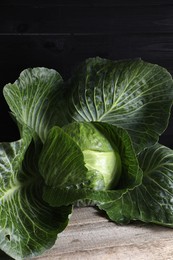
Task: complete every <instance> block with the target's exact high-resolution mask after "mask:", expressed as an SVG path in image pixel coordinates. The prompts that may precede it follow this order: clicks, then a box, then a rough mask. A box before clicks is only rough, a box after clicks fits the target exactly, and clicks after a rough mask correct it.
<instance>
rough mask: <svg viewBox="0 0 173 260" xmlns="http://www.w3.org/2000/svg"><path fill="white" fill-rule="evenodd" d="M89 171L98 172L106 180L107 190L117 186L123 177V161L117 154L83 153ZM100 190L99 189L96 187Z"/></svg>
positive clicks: (89, 151) (88, 151) (112, 152)
mask: <svg viewBox="0 0 173 260" xmlns="http://www.w3.org/2000/svg"><path fill="white" fill-rule="evenodd" d="M82 152H83V155H84V161H85V166H86V168H87V169H88V170H89V171H98V172H100V173H101V174H102V176H103V179H104V186H105V189H109V188H111V187H112V186H116V184H117V183H118V181H119V178H120V175H121V159H120V156H119V154H118V153H117V152H115V151H110V152H98V151H92V150H84V151H82ZM96 188H98V187H96Z"/></svg>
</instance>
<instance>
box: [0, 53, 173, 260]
mask: <svg viewBox="0 0 173 260" xmlns="http://www.w3.org/2000/svg"><path fill="white" fill-rule="evenodd" d="M3 94H4V97H5V99H6V101H7V103H8V105H9V108H10V112H11V114H12V115H13V118H14V119H15V120H16V123H17V125H18V127H19V131H20V136H21V138H20V140H16V141H14V142H9V143H8V142H6V143H0V216H1V218H0V248H1V249H2V250H4V251H5V252H6V253H7V254H9V255H10V256H11V257H13V258H14V259H24V258H26V257H33V256H36V255H39V254H41V253H42V252H44V250H46V249H48V248H50V247H51V246H52V245H53V244H54V242H55V240H56V238H57V234H58V233H60V232H61V231H63V229H64V228H65V227H66V225H67V224H68V220H69V216H70V214H71V210H72V206H73V205H75V204H76V203H77V202H83V203H84V204H85V202H91V203H93V204H94V205H96V206H97V208H98V210H99V209H101V210H104V211H105V212H106V213H107V215H108V217H109V218H110V219H111V220H113V221H115V222H116V223H122V224H123V223H129V222H130V221H134V220H140V221H144V222H147V223H148V222H152V223H156V224H160V225H164V226H168V227H173V188H172V187H173V151H172V150H171V149H170V148H168V147H165V146H163V145H161V144H159V143H158V142H159V137H160V135H161V134H162V133H163V132H164V131H165V129H166V127H167V126H168V123H169V118H170V111H171V107H172V102H173V80H172V77H171V75H170V74H169V72H168V71H167V70H166V69H164V68H162V67H160V66H158V65H155V64H151V63H147V62H144V61H142V60H141V59H135V60H123V61H121V60H120V61H111V60H107V59H101V58H99V57H97V58H91V59H87V60H86V61H84V62H83V63H82V64H81V65H80V66H79V67H78V68H77V69H76V71H75V72H74V74H73V75H72V77H71V78H70V79H69V80H67V81H65V82H64V81H63V79H62V77H61V75H60V74H59V73H58V72H56V71H55V70H53V69H47V68H33V69H26V70H24V71H23V72H22V73H21V74H20V76H19V79H17V80H16V81H15V82H14V83H13V84H11V83H9V84H7V85H6V86H5V87H4V89H3ZM86 204H87V203H86Z"/></svg>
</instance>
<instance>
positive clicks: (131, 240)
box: [34, 207, 173, 260]
mask: <svg viewBox="0 0 173 260" xmlns="http://www.w3.org/2000/svg"><path fill="white" fill-rule="evenodd" d="M59 259H61V260H82V259H84V260H85V259H86V260H91V259H93V260H97V259H98V260H153V259H154V260H172V259H173V230H172V229H169V228H165V227H160V226H156V225H149V224H143V223H136V224H130V225H126V226H119V225H116V224H115V223H112V222H110V221H109V220H108V219H106V217H105V216H103V215H100V214H99V213H98V211H97V210H96V209H94V208H92V207H89V208H77V209H75V210H74V212H73V215H72V217H71V220H70V223H69V225H68V227H67V228H66V229H65V230H64V231H63V232H62V233H61V234H60V235H59V239H57V242H56V244H55V246H54V247H53V248H52V249H51V250H49V251H47V252H46V253H45V254H44V255H42V256H39V257H36V258H34V260H59Z"/></svg>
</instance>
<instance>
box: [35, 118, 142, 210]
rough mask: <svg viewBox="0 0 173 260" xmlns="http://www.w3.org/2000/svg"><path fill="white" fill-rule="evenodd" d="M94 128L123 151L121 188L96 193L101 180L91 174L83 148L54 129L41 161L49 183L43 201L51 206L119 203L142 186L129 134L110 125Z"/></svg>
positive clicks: (42, 171)
mask: <svg viewBox="0 0 173 260" xmlns="http://www.w3.org/2000/svg"><path fill="white" fill-rule="evenodd" d="M92 124H94V125H95V127H96V128H97V129H98V130H99V131H101V132H102V133H104V134H105V136H107V138H109V139H110V140H111V142H112V143H113V144H114V145H115V146H116V149H118V151H119V154H120V158H121V160H122V161H121V163H122V174H121V177H120V180H119V183H118V185H117V186H116V187H115V188H114V189H111V190H94V188H93V183H94V182H95V181H96V180H97V177H96V176H92V175H88V174H87V169H86V168H85V164H84V158H83V155H82V152H81V150H80V148H79V147H78V146H77V144H76V143H75V142H74V141H73V139H72V138H71V137H70V136H68V135H67V134H66V133H65V132H63V130H62V129H60V128H59V127H54V128H53V129H51V130H50V132H49V134H48V136H47V139H46V141H45V143H44V145H43V150H42V153H41V155H40V160H39V170H40V173H41V175H42V176H43V178H44V180H45V183H46V186H45V189H44V195H43V198H44V199H45V201H47V202H48V203H49V204H50V205H52V206H61V205H69V204H71V203H74V202H76V201H78V200H80V201H82V202H83V201H90V202H91V201H92V203H94V204H99V203H100V202H104V203H105V202H110V201H115V200H117V199H119V198H120V197H121V196H122V195H123V194H124V193H126V192H127V191H128V190H130V189H133V188H134V187H136V186H137V185H139V184H140V183H141V178H142V175H141V171H140V169H139V165H138V161H137V158H136V155H135V152H134V150H133V146H132V143H131V139H130V137H129V135H128V133H127V132H126V131H125V130H124V129H121V128H118V127H116V126H112V125H108V124H106V123H100V122H98V123H97V122H93V123H92ZM95 178H96V179H95ZM99 178H101V176H99Z"/></svg>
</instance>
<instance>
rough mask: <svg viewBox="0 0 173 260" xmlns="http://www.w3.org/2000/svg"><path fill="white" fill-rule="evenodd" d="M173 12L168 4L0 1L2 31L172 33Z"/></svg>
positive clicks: (0, 27) (9, 32)
mask: <svg viewBox="0 0 173 260" xmlns="http://www.w3.org/2000/svg"><path fill="white" fill-rule="evenodd" d="M136 2H137V1H136ZM172 13H173V5H171V4H170V5H169V6H168V5H167V4H166V3H165V4H160V5H156V4H153V5H152V4H151V3H150V5H149V4H148V5H146V4H145V3H144V4H140V5H139V4H136V5H135V4H131V5H130V4H129V5H127V6H126V5H123V4H122V5H120V3H119V4H118V5H117V4H114V5H113V4H112V3H111V4H110V5H109V4H108V3H107V2H106V1H105V2H104V4H100V5H98V4H95V5H93V4H87V5H86V4H85V5H80V4H79V5H60V4H59V5H56V4H54V5H53V4H52V5H51V4H32V5H31V4H29V5H22V4H21V5H15V4H11V5H4V4H3V5H2V4H1V5H0V34H1V35H7V34H12V35H20V34H33V33H42V34H49V35H51V34H60V33H61V34H65V33H66V34H68V33H78V34H80V33H82V34H88V33H102V34H103V33H105V34H107V33H121V34H126V33H140V34H141V33H149V32H150V33H155V34H156V33H172V30H173V23H172Z"/></svg>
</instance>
